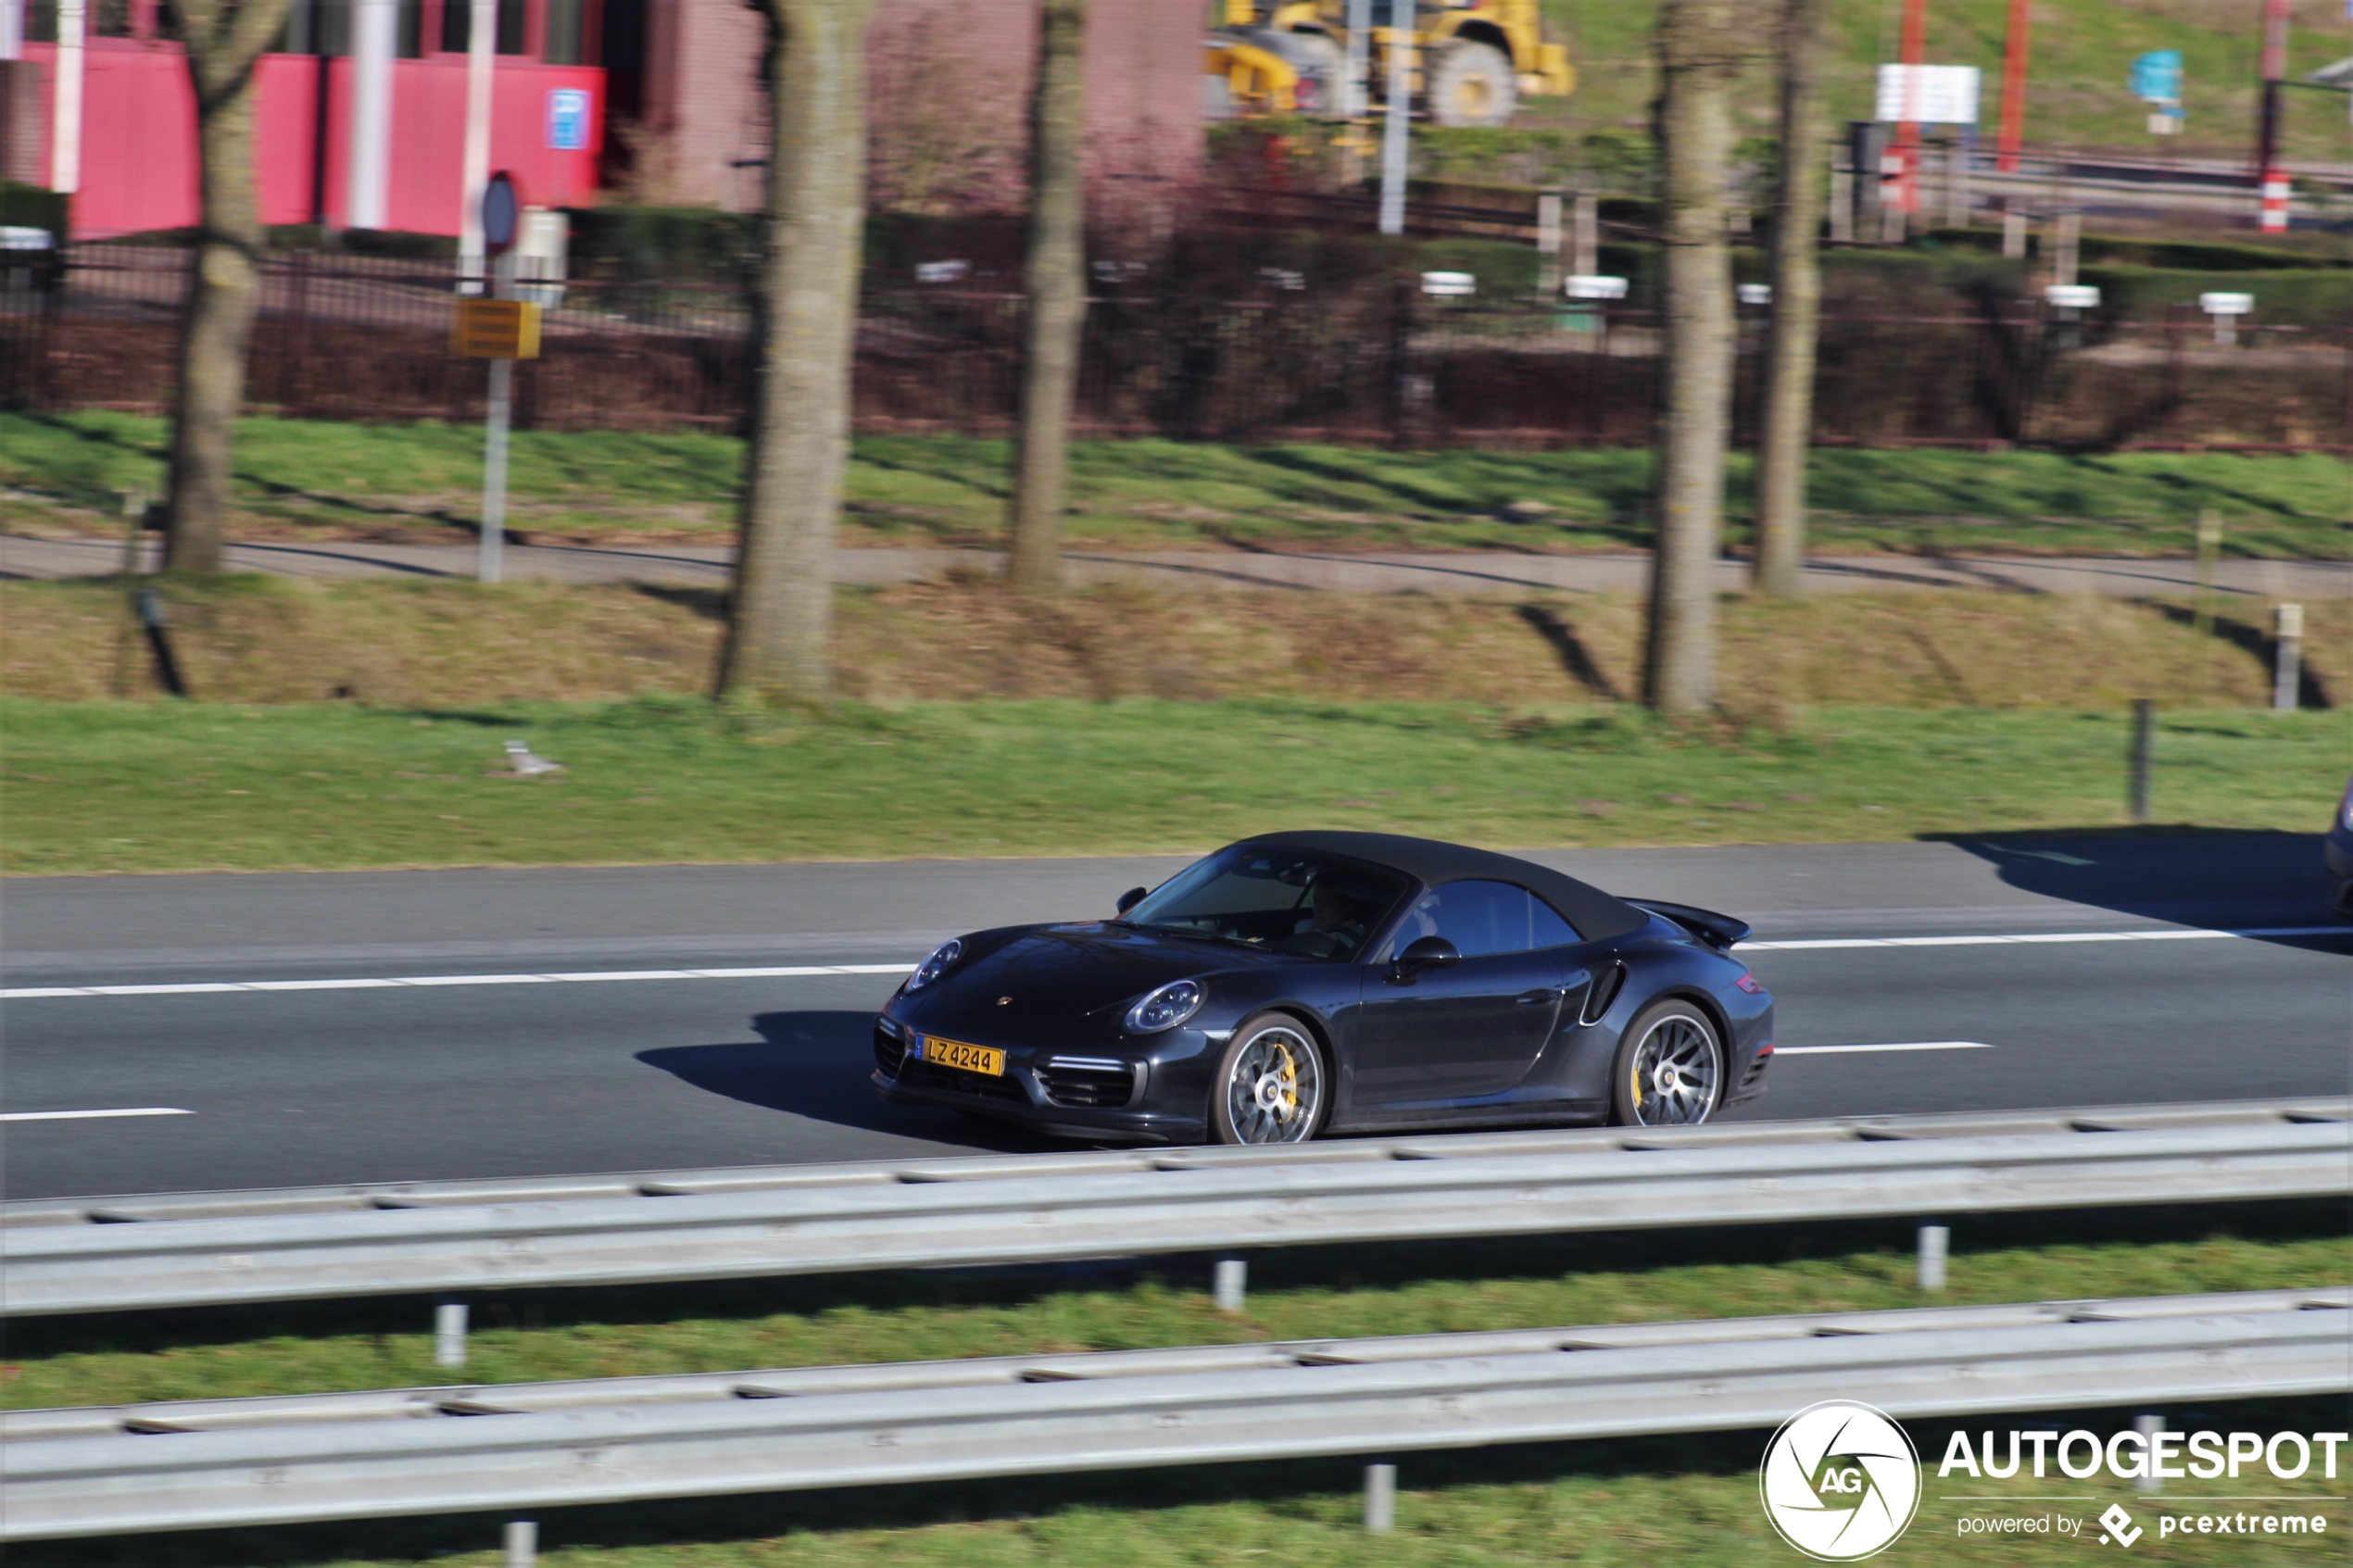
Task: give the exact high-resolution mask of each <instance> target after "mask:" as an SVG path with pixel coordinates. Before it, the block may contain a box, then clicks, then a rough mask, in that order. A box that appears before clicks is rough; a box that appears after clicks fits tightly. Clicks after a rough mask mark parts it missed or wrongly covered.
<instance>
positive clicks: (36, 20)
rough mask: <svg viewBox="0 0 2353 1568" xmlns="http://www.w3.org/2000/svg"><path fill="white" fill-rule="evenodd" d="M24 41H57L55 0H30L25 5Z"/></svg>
mask: <svg viewBox="0 0 2353 1568" xmlns="http://www.w3.org/2000/svg"><path fill="white" fill-rule="evenodd" d="M24 41H25V42H26V43H28V44H55V43H56V42H57V0H32V4H31V5H30V6H26V7H25V17H24Z"/></svg>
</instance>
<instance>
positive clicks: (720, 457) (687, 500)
mask: <svg viewBox="0 0 2353 1568" xmlns="http://www.w3.org/2000/svg"><path fill="white" fill-rule="evenodd" d="M164 452H165V428H164V423H163V421H162V420H158V419H153V418H148V417H145V416H139V415H130V414H112V413H103V412H87V413H76V414H57V415H26V414H0V526H23V525H25V524H28V523H30V524H36V525H37V524H40V523H43V522H44V521H45V522H50V523H53V524H54V523H56V522H59V521H69V522H72V523H74V524H75V525H76V526H80V527H82V528H91V527H110V526H115V525H114V524H112V523H111V522H109V521H107V518H110V517H111V516H112V514H114V513H115V512H117V511H119V509H120V500H119V498H118V495H117V493H118V492H119V491H120V490H122V489H125V488H128V487H132V486H138V487H141V488H143V489H144V490H145V492H146V493H147V494H149V495H154V494H156V493H157V491H158V489H159V488H160V486H161V483H162V478H163V458H164ZM1008 453H1009V447H1008V445H1007V444H1006V443H1004V442H1002V441H987V440H979V439H974V438H967V437H961V436H946V435H942V436H864V437H861V438H860V439H859V441H858V442H857V444H856V448H855V455H854V458H853V460H852V462H851V465H850V469H849V480H848V492H847V495H848V507H849V511H848V514H847V516H846V517H845V519H844V535H843V536H844V538H845V540H846V541H847V542H849V543H853V544H855V543H868V544H926V543H938V544H958V545H988V544H994V543H996V542H997V541H998V540H999V539H1000V537H1001V534H1002V531H1003V518H1004V508H1005V496H1006V493H1007V492H1006V484H1007V478H1006V476H1007V463H1008ZM481 455H482V437H481V433H480V432H479V431H477V430H474V429H472V428H471V427H460V426H448V425H435V424H417V425H362V424H346V423H335V422H325V421H304V420H276V419H261V418H257V419H249V420H243V421H241V423H240V424H239V427H238V436H237V446H236V459H235V461H236V471H237V474H238V484H237V496H238V499H237V505H238V507H239V508H240V511H241V513H242V514H243V517H244V520H245V524H246V527H247V529H248V531H250V530H252V529H254V528H257V527H258V528H262V529H274V530H276V531H279V532H283V531H286V530H289V529H292V530H296V531H299V530H303V529H316V528H322V527H323V528H331V529H334V530H338V531H342V532H346V533H350V532H355V531H356V532H359V533H368V532H371V531H377V530H392V531H396V532H399V533H409V534H414V535H416V536H418V537H422V538H428V539H430V538H444V539H447V540H450V541H453V542H456V541H462V540H465V539H469V538H471V537H472V535H471V533H467V532H466V531H465V530H466V529H467V528H468V527H470V526H471V522H472V519H473V518H474V517H475V516H476V515H477V511H478V507H479V485H480V483H481ZM741 455H742V446H741V443H739V442H738V441H736V439H735V438H734V437H732V436H724V435H714V434H708V433H692V432H688V433H650V432H635V433H631V432H615V431H582V432H547V431H527V432H523V433H519V434H518V435H517V436H516V437H515V443H514V452H513V459H512V464H513V466H512V471H511V480H510V483H511V486H512V496H513V517H512V521H513V522H514V525H515V526H517V527H518V528H521V529H523V530H525V531H528V532H534V533H544V534H547V535H549V536H552V537H556V538H563V537H573V536H577V537H589V538H611V537H621V538H626V537H628V536H630V535H633V534H637V535H646V536H660V535H679V534H685V535H688V536H693V535H697V534H701V535H706V536H708V537H709V539H710V540H711V542H713V543H720V542H724V539H725V538H726V537H727V536H728V531H729V529H730V528H731V527H732V516H733V513H732V508H733V505H734V497H735V493H736V483H737V478H738V474H739V471H740V467H741ZM1650 472H1651V456H1650V454H1649V452H1647V451H1643V450H1632V449H1607V450H1598V451H1575V452H1487V451H1444V452H1414V453H1401V452H1385V451H1377V450H1372V449H1367V448H1360V447H1339V446H1311V445H1287V446H1259V447H1244V446H1229V445H1210V444H1201V445H1194V444H1188V443H1183V442H1175V441H1161V440H1144V441H1118V442H1113V441H1088V442H1080V443H1078V444H1077V445H1076V448H1075V449H1074V452H1073V456H1072V493H1071V506H1072V508H1073V515H1072V516H1071V518H1070V519H1069V521H1068V525H1067V526H1068V528H1069V531H1070V534H1071V537H1072V539H1073V540H1074V542H1076V543H1079V544H1082V545H1086V544H1103V545H1120V546H1164V547H1165V546H1193V545H1202V544H1210V545H1215V544H1220V543H1235V544H1241V545H1255V544H1273V543H1285V542H1292V543H1307V544H1315V545H1319V546H1332V547H1341V548H1371V547H1381V548H1428V549H1457V548H1477V547H1483V548H1503V549H1513V550H1571V549H1592V548H1618V549H1625V548H1642V547H1647V546H1648V544H1649V523H1648V521H1647V508H1648V505H1649V495H1650ZM1749 483H1750V462H1749V458H1748V457H1747V455H1746V454H1744V453H1743V454H1736V455H1735V456H1734V458H1733V459H1732V464H1731V489H1730V503H1729V504H1730V511H1731V514H1732V515H1733V517H1734V518H1735V519H1736V520H1738V519H1741V518H1744V517H1745V516H1746V515H1747V511H1748V508H1749V507H1750V504H1751V502H1750V493H1749ZM1811 499H1812V505H1813V507H1814V508H1815V516H1814V524H1813V526H1814V544H1815V546H1816V548H1818V549H1821V550H1831V551H1835V550H1856V549H1861V550H2023V551H2032V552H2045V553H2051V552H2092V553H2121V554H2133V555H2183V554H2187V553H2188V552H2189V549H2190V540H2191V529H2192V527H2193V525H2194V524H2195V522H2196V518H2197V515H2198V513H2199V512H2200V510H2202V509H2207V508H2212V509H2214V510H2217V511H2219V512H2221V514H2222V516H2223V519H2224V521H2225V525H2226V533H2225V537H2224V545H2223V548H2224V550H2225V552H2226V553H2227V554H2231V555H2237V556H2264V557H2298V558H2332V559H2334V558H2341V557H2343V556H2344V555H2345V553H2346V548H2345V544H2346V540H2345V527H2346V522H2347V518H2348V516H2353V473H2348V470H2347V465H2346V463H2345V462H2343V461H2342V460H2341V459H2339V458H2333V457H2328V456H2325V455H2319V454H2308V455H2303V456H2296V457H2247V456H2237V455H2232V454H2220V453H2208V454H2200V455H2173V454H2157V453H2120V454H2114V455H2109V456H2067V455H2063V454H2058V453H2050V452H2007V453H1992V454H1980V453H1961V452H1944V451H1925V450H1923V451H1871V450H1850V449H1834V450H1824V451H1820V452H1817V453H1816V454H1815V455H1814V458H1813V479H1812V491H1811ZM1515 501H1535V502H1539V503H1541V504H1542V505H1543V506H1544V507H1546V508H1550V509H1549V511H1548V512H1546V513H1545V514H1544V515H1543V516H1541V517H1540V518H1536V519H1533V520H1530V521H1511V520H1508V519H1507V517H1506V516H1505V514H1504V508H1506V507H1508V506H1509V505H1510V504H1511V503H1513V502H1515ZM60 508H74V509H76V510H74V511H71V512H69V511H65V510H61V509H60ZM92 512H97V513H102V514H106V516H104V517H94V516H92V515H89V514H91V513H92ZM1732 536H1733V539H1734V541H1735V542H1736V543H1737V542H1739V541H1740V540H1741V539H1743V537H1744V524H1741V523H1739V522H1737V521H1736V523H1735V526H1734V528H1733V530H1732Z"/></svg>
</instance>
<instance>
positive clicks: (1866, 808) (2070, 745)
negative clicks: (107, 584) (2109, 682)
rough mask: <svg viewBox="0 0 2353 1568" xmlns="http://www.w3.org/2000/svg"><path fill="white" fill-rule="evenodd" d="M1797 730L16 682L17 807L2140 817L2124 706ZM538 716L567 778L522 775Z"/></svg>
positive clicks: (2183, 806)
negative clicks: (201, 699)
mask: <svg viewBox="0 0 2353 1568" xmlns="http://www.w3.org/2000/svg"><path fill="white" fill-rule="evenodd" d="M1785 723H1786V727H1785V728H1781V729H1770V728H1766V727H1762V726H1759V727H1756V728H1753V729H1750V730H1748V731H1746V732H1734V731H1730V730H1728V729H1709V730H1688V729H1680V728H1676V727H1671V726H1665V725H1660V724H1655V723H1653V722H1650V721H1646V720H1644V719H1642V718H1641V717H1640V716H1638V715H1637V714H1635V713H1633V712H1631V711H1629V710H1623V709H1592V708H1560V709H1504V708H1500V707H1481V706H1478V705H1472V704H1441V703H1429V704H1409V703H1358V704H1321V703H1315V702H1312V701H1302V700H1297V699H1276V698H1265V699H1235V700H1227V701H1204V702H1168V701H1162V700H1156V699H1144V698H1132V699H1120V700H1116V701H1109V702H1086V701H1078V700H1031V701H1013V700H1003V701H978V702H971V703H961V704H959V703H910V704H907V705H905V706H902V707H895V708H883V707H871V706H857V705H847V704H845V705H843V706H841V707H839V708H837V709H834V710H833V711H832V712H831V713H829V714H827V715H825V716H823V717H793V716H756V717H748V716H742V715H728V714H717V713H714V712H713V710H712V709H710V708H709V707H708V706H707V705H704V704H701V703H699V702H697V701H695V700H692V699H687V698H648V699H643V700H640V701H636V702H629V703H617V704H573V705H560V704H515V705H510V706H502V707H491V708H485V709H481V710H476V711H457V712H451V711H443V712H439V713H414V712H405V711H385V710H378V709H360V708H355V707H351V706H347V705H333V706H330V705H289V706H286V707H279V708H255V707H236V706H229V705H212V704H177V703H162V702H159V703H150V704H132V703H37V702H31V701H24V700H12V701H9V702H7V703H6V705H5V706H0V725H5V728H6V734H7V757H6V778H5V781H0V790H4V793H0V801H5V809H6V814H7V815H6V820H7V823H8V834H7V838H8V848H7V855H8V859H7V862H6V869H7V870H8V871H10V872H15V873H19V874H21V873H28V872H132V871H136V872H181V871H198V870H235V871H260V870H269V869H279V868H309V869H318V870H330V869H349V868H361V867H371V866H429V865H523V864H553V863H631V862H640V863H642V862H684V861H745V860H764V859H826V858H853V859H854V858H869V857H886V858H887V857H898V856H916V855H947V856H995V855H1036V854H1078V853H1090V852H1101V853H1109V852H1144V851H1191V850H1199V849H1203V848H1206V847H1211V846H1214V845H1215V844H1218V843H1222V842H1225V841H1227V840H1230V839H1233V838H1236V837H1239V836H1241V835H1243V834H1248V833H1251V832H1258V831H1265V830H1269V829H1274V828H1279V827H1291V826H1299V825H1302V824H1314V825H1318V826H1333V827H1361V828H1378V829H1390V830H1396V831H1403V832H1409V833H1417V834H1430V835H1433V836H1440V837H1449V838H1459V839H1466V840H1470V841H1474V842H1480V843H1487V844H1493V845H1498V846H1513V845H1519V846H1530V845H1551V846H1576V845H1596V844H1645V843H1677V844H1705V843H1755V842H1766V843H1793V842H1818V841H1832V840H1861V839H1887V838H1895V837H1903V836H1906V835H1910V834H1962V833H1976V832H1992V831H1996V830H1999V831H2019V830H2025V829H2034V828H2060V827H2067V828H2097V827H2104V826H2111V825H2119V824H2120V823H2121V822H2122V821H2123V803H2124V786H2125V759H2126V753H2127V749H2128V746H2129V737H2128V734H2127V731H2128V727H2129V726H2128V721H2127V719H2126V718H2125V716H2124V715H2123V714H2121V713H2114V712H2111V713H2081V714H2077V713H2050V712H2007V713H2005V712H1987V711H1980V710H1967V709H1946V710H1934V711H1919V710H1909V711H1907V710H1901V709H1831V708H1825V709H1813V710H1811V711H1809V712H1807V713H1806V714H1804V715H1802V716H1798V717H1794V718H1791V719H1788V720H1787V721H1785ZM511 735H525V736H528V738H529V739H530V741H531V743H532V744H533V746H535V748H536V749H537V750H539V751H540V752H541V753H542V754H544V755H547V756H549V757H552V758H554V759H557V760H559V761H561V762H564V763H567V764H568V765H569V771H567V772H564V773H561V774H558V775H555V776H553V777H550V778H545V779H535V780H523V779H517V778H513V777H510V776H502V775H501V774H500V773H498V772H497V765H498V764H500V763H501V762H502V760H503V758H502V755H501V750H500V746H501V743H502V742H503V741H504V740H506V739H507V738H508V737H509V736H511ZM2346 741H2347V730H2346V725H2345V723H2344V721H2343V720H2342V718H2340V717H2338V716H2336V715H2334V714H2327V713H2307V714H2296V715H2284V716H2273V715H2270V714H2264V713H2252V714H2235V713H2230V712H2214V713H2205V714H2198V715H2183V716H2179V717H2175V718H2171V719H2168V720H2166V721H2163V722H2162V723H2161V724H2160V725H2159V730H2158V742H2157V773H2156V780H2157V784H2156V793H2155V803H2156V816H2157V820H2158V822H2165V823H2177V824H2192V825H2196V826H2201V827H2214V828H2224V827H2227V828H2238V829H2274V830H2281V831H2288V832H2309V831H2313V830H2314V828H2315V827H2316V825H2317V823H2318V821H2319V816H2318V814H2319V813H2321V812H2322V809H2323V807H2322V805H2321V804H2317V803H2325V802H2326V801H2328V800H2331V799H2333V798H2334V797H2335V795H2336V793H2337V791H2338V789H2339V788H2340V787H2341V785H2342V784H2343V781H2344V777H2345V771H2346V767H2347V746H2346Z"/></svg>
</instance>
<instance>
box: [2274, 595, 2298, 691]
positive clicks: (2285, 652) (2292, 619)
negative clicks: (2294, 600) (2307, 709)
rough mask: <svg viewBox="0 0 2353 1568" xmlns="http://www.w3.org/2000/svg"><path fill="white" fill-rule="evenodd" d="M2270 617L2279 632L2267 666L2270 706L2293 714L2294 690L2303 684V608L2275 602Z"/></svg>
mask: <svg viewBox="0 0 2353 1568" xmlns="http://www.w3.org/2000/svg"><path fill="white" fill-rule="evenodd" d="M2271 616H2272V624H2273V626H2274V627H2275V628H2276V629H2277V631H2278V633H2279V658H2278V660H2277V662H2276V663H2274V664H2273V666H2272V668H2271V709H2272V711H2273V712H2275V713H2293V712H2295V711H2296V693H2297V690H2298V689H2299V688H2300V687H2301V686H2302V685H2303V684H2304V607H2303V606H2302V605H2276V606H2274V607H2273V608H2272V610H2271Z"/></svg>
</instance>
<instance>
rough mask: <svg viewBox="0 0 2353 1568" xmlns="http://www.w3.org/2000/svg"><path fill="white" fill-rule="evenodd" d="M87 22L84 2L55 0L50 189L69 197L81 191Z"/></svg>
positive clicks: (78, 0)
mask: <svg viewBox="0 0 2353 1568" xmlns="http://www.w3.org/2000/svg"><path fill="white" fill-rule="evenodd" d="M88 19H89V6H87V4H86V3H85V0H57V88H56V90H55V92H53V93H52V94H50V100H49V188H50V189H51V190H53V191H64V192H66V193H68V194H71V193H73V192H75V191H78V190H80V189H82V33H83V31H84V30H85V27H86V25H87V22H88ZM58 237H59V238H60V239H62V238H64V236H63V235H59V236H58Z"/></svg>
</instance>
